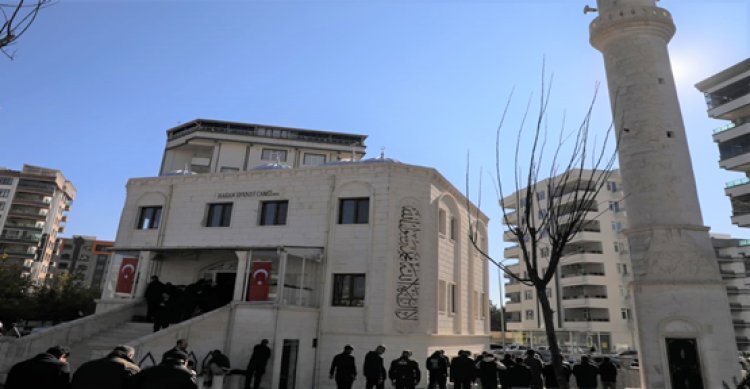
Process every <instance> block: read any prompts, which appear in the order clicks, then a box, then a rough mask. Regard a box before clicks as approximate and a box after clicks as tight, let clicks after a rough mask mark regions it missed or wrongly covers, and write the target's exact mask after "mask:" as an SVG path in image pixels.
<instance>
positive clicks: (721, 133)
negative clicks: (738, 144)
mask: <svg viewBox="0 0 750 389" xmlns="http://www.w3.org/2000/svg"><path fill="white" fill-rule="evenodd" d="M747 134H750V122H748V123H744V124H741V125H739V126H738V125H735V124H734V123H729V124H727V125H724V126H721V127H719V128H717V129H715V130H714V135H713V138H714V142H716V143H722V142H727V141H729V140H731V139H735V138H739V137H741V136H743V135H747Z"/></svg>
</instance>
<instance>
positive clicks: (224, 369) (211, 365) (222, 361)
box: [201, 350, 231, 386]
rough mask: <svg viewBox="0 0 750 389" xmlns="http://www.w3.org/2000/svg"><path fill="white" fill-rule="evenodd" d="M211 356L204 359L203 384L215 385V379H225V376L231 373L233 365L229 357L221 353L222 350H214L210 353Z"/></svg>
mask: <svg viewBox="0 0 750 389" xmlns="http://www.w3.org/2000/svg"><path fill="white" fill-rule="evenodd" d="M209 355H210V357H209V358H208V359H207V360H205V361H203V366H202V369H201V372H202V373H203V375H204V377H205V378H204V379H203V385H204V386H211V385H213V382H214V379H216V380H219V381H223V380H224V376H225V375H227V374H228V373H229V371H230V370H231V366H230V364H229V358H227V356H226V355H224V354H222V353H221V350H214V351H211V353H209Z"/></svg>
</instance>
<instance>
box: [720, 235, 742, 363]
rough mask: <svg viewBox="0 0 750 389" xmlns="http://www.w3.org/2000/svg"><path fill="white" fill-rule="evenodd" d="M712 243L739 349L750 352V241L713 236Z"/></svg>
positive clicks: (725, 236) (726, 236)
mask: <svg viewBox="0 0 750 389" xmlns="http://www.w3.org/2000/svg"><path fill="white" fill-rule="evenodd" d="M711 242H712V243H713V246H714V250H715V251H716V258H717V260H718V261H719V269H720V271H721V278H722V279H723V280H724V282H725V283H726V285H727V296H728V297H729V309H730V311H731V313H732V324H733V325H734V332H735V340H736V341H737V349H738V350H740V351H750V288H748V284H750V240H748V239H736V238H731V237H730V236H728V235H720V234H714V235H712V236H711Z"/></svg>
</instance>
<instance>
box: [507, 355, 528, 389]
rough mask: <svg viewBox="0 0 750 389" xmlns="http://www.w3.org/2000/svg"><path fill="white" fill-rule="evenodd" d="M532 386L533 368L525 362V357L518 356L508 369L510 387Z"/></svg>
mask: <svg viewBox="0 0 750 389" xmlns="http://www.w3.org/2000/svg"><path fill="white" fill-rule="evenodd" d="M530 386H531V369H530V368H529V367H528V366H526V364H524V363H523V358H516V360H515V361H514V363H513V366H512V367H511V368H510V369H508V388H528V387H530Z"/></svg>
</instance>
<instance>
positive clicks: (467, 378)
mask: <svg viewBox="0 0 750 389" xmlns="http://www.w3.org/2000/svg"><path fill="white" fill-rule="evenodd" d="M450 379H451V382H453V385H454V387H455V388H456V389H471V383H472V382H474V380H475V379H476V367H474V361H472V360H471V358H469V352H468V351H466V350H460V351H459V352H458V356H457V357H455V358H453V359H452V360H451V370H450Z"/></svg>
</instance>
